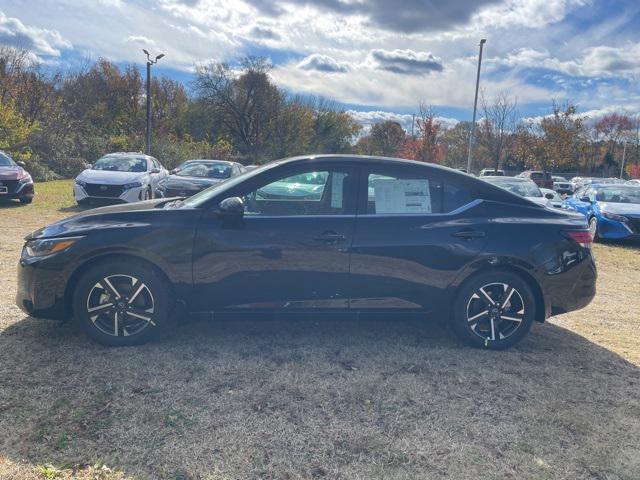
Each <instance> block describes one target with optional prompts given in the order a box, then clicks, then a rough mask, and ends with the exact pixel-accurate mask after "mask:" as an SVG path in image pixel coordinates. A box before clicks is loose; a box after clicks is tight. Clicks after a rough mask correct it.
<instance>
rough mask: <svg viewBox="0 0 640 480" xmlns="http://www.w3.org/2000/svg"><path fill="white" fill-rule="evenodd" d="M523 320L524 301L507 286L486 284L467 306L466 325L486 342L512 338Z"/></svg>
mask: <svg viewBox="0 0 640 480" xmlns="http://www.w3.org/2000/svg"><path fill="white" fill-rule="evenodd" d="M524 319H525V304H524V300H523V297H522V295H521V294H520V292H518V290H516V289H515V288H514V287H513V286H511V285H509V284H507V283H489V284H486V285H484V286H482V287H480V288H478V289H477V290H475V291H474V292H473V294H472V295H471V298H470V299H469V301H468V302H467V324H468V326H469V328H470V329H471V331H472V332H473V333H475V334H476V335H478V336H479V337H480V338H482V339H484V340H485V341H486V340H491V341H495V340H504V339H505V338H508V337H510V336H511V335H513V334H514V333H515V332H516V331H517V330H518V329H519V328H520V326H521V325H522V323H523V321H524Z"/></svg>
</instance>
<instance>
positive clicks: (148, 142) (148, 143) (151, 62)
mask: <svg viewBox="0 0 640 480" xmlns="http://www.w3.org/2000/svg"><path fill="white" fill-rule="evenodd" d="M142 51H143V52H144V54H145V55H146V56H147V136H146V139H145V150H146V152H147V155H151V65H154V64H156V63H158V60H160V59H161V58H162V57H164V53H161V54H160V55H158V56H157V57H156V58H155V59H151V55H150V54H149V52H148V51H147V50H146V49H144V48H143V49H142Z"/></svg>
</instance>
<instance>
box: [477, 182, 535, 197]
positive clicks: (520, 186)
mask: <svg viewBox="0 0 640 480" xmlns="http://www.w3.org/2000/svg"><path fill="white" fill-rule="evenodd" d="M490 183H493V184H494V185H497V186H498V187H502V188H504V189H505V190H509V191H510V192H511V193H515V194H516V195H520V196H521V197H541V196H542V192H541V191H540V189H539V188H538V186H537V185H536V184H535V183H533V182H513V181H512V182H505V181H490Z"/></svg>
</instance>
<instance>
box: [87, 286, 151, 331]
mask: <svg viewBox="0 0 640 480" xmlns="http://www.w3.org/2000/svg"><path fill="white" fill-rule="evenodd" d="M154 307H155V302H154V299H153V295H152V294H151V290H150V289H149V287H147V285H146V284H144V283H143V282H142V281H141V280H140V279H138V278H136V277H132V276H130V275H119V274H116V275H109V276H106V277H104V278H102V279H101V280H100V281H98V282H96V284H95V285H94V286H93V287H92V288H91V290H90V291H89V295H88V296H87V303H86V309H87V313H88V315H89V318H90V319H91V321H92V322H93V324H94V326H95V327H96V328H97V329H98V330H100V331H101V332H103V333H105V334H107V335H111V336H114V337H120V336H124V337H126V336H131V335H136V334H139V333H140V332H142V331H143V330H145V329H147V328H149V327H150V326H152V327H155V326H156V324H155V322H154V313H155V311H154Z"/></svg>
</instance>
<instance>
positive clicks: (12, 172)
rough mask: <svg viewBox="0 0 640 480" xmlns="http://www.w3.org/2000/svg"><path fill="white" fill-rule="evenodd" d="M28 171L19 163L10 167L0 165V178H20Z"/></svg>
mask: <svg viewBox="0 0 640 480" xmlns="http://www.w3.org/2000/svg"><path fill="white" fill-rule="evenodd" d="M26 173H27V172H25V171H24V169H23V168H22V167H19V166H17V165H15V166H13V165H12V166H10V167H0V180H18V179H19V178H22V177H24V176H25V174H26Z"/></svg>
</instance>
